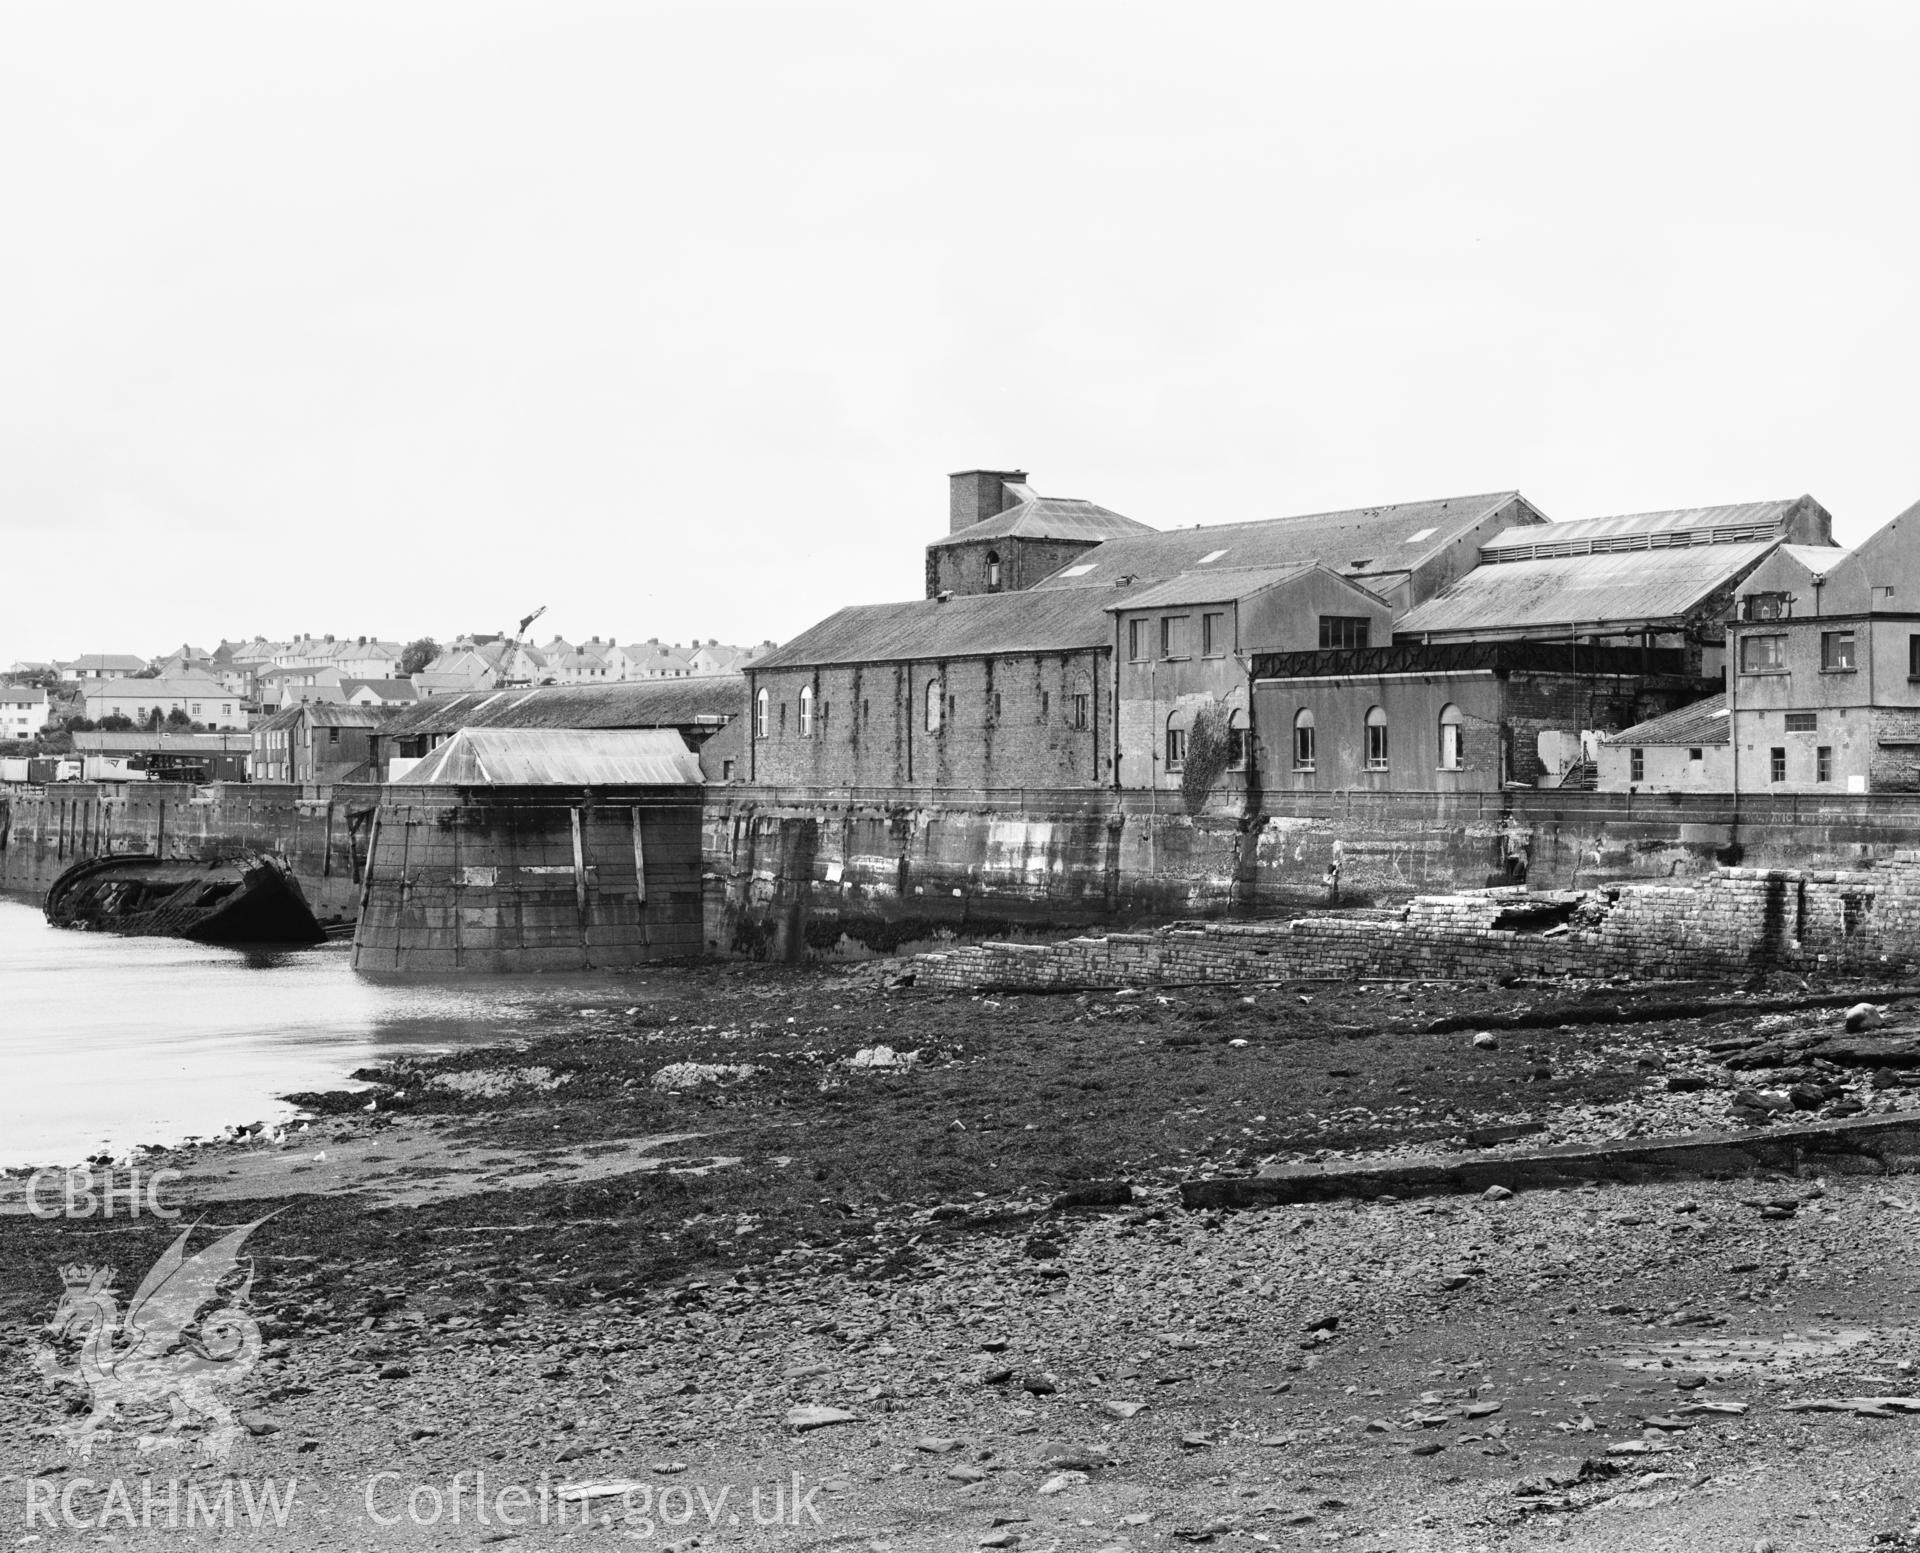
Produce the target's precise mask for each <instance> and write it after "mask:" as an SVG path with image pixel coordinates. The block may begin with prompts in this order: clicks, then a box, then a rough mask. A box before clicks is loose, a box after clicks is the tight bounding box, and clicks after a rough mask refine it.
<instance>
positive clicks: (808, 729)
mask: <svg viewBox="0 0 1920 1553" xmlns="http://www.w3.org/2000/svg"><path fill="white" fill-rule="evenodd" d="M800 737H801V738H803V739H811V738H812V737H813V686H811V685H802V686H801V687H800Z"/></svg>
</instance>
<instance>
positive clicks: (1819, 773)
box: [1813, 744, 1833, 782]
mask: <svg viewBox="0 0 1920 1553" xmlns="http://www.w3.org/2000/svg"><path fill="white" fill-rule="evenodd" d="M1813 779H1814V781H1816V782H1831V781H1832V780H1833V746H1832V745H1831V744H1823V745H1821V746H1820V747H1819V748H1818V749H1817V750H1815V751H1814V752H1813Z"/></svg>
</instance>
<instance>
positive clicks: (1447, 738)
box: [1440, 701, 1466, 771]
mask: <svg viewBox="0 0 1920 1553" xmlns="http://www.w3.org/2000/svg"><path fill="white" fill-rule="evenodd" d="M1464 721H1465V719H1463V718H1462V717H1461V715H1460V708H1459V707H1457V706H1455V705H1454V704H1453V703H1452V702H1451V701H1449V702H1448V703H1447V704H1446V705H1445V706H1443V707H1441V708H1440V769H1441V770H1442V771H1458V770H1460V768H1461V767H1462V766H1464V765H1465V764H1466V745H1465V743H1464V742H1463V741H1464V739H1465V733H1464V731H1463V729H1462V726H1461V725H1462V723H1463V722H1464Z"/></svg>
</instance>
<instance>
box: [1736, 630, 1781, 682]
mask: <svg viewBox="0 0 1920 1553" xmlns="http://www.w3.org/2000/svg"><path fill="white" fill-rule="evenodd" d="M1786 668H1787V639H1786V638H1785V637H1784V636H1743V637H1741V638H1740V672H1741V673H1742V674H1783V673H1785V672H1786Z"/></svg>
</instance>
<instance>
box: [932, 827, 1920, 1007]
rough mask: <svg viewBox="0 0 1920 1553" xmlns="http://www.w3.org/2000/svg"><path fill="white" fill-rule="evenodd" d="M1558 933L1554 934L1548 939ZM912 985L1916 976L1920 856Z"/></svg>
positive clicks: (1000, 969)
mask: <svg viewBox="0 0 1920 1553" xmlns="http://www.w3.org/2000/svg"><path fill="white" fill-rule="evenodd" d="M1549 933H1551V935H1552V936H1548V934H1549ZM914 964H915V971H916V979H917V981H918V984H919V985H921V986H926V987H932V988H938V989H943V990H948V991H977V990H980V989H983V988H1000V989H1009V990H1012V989H1027V990H1034V991H1041V990H1048V989H1058V988H1062V987H1124V986H1153V985H1180V984H1190V983H1207V982H1247V981H1272V980H1286V979H1289V978H1292V977H1303V978H1308V977H1310V978H1326V979H1343V978H1352V977H1360V976H1382V977H1402V976H1404V977H1414V978H1419V979H1425V980H1442V981H1444V980H1462V981H1473V980H1485V979H1489V978H1492V977H1496V976H1504V975H1513V974H1524V975H1561V974H1578V975H1584V976H1606V975H1632V976H1638V977H1648V978H1662V979H1685V978H1690V977H1701V976H1725V975H1730V974H1743V973H1746V972H1749V971H1751V970H1753V969H1755V968H1757V967H1763V966H1784V967H1788V968H1797V969H1807V968H1815V967H1817V968H1820V969H1827V970H1851V971H1860V970H1872V971H1873V972H1875V973H1876V974H1900V975H1913V974H1915V973H1916V972H1920V853H1917V852H1903V853H1902V854H1900V856H1899V858H1898V859H1897V860H1896V861H1894V862H1892V863H1890V864H1885V865H1882V866H1880V867H1877V868H1873V869H1862V870H1852V871H1848V872H1824V871H1822V872H1808V871H1803V870H1786V869H1781V870H1768V869H1750V868H1733V869H1725V870H1722V871H1721V872H1719V873H1716V874H1714V875H1712V876H1711V877H1709V878H1706V879H1702V880H1700V881H1698V882H1697V883H1695V884H1692V885H1686V886H1672V885H1615V886H1608V887H1607V888H1605V889H1603V890H1600V891H1590V892H1586V893H1584V894H1572V893H1564V892H1563V893H1557V894H1554V895H1547V896H1542V895H1539V894H1529V893H1527V892H1526V891H1524V890H1520V889H1517V888H1505V889H1496V890H1486V891H1478V892H1475V893H1472V894H1465V895H1448V896H1423V897H1417V898H1415V899H1414V900H1412V901H1410V902H1408V903H1407V904H1406V905H1405V906H1403V907H1401V908H1400V909H1398V910H1397V911H1393V912H1376V913H1372V914H1369V915H1366V916H1359V917H1354V916H1338V915H1321V916H1313V917H1302V918H1299V919H1296V920H1294V921H1291V922H1286V923H1275V924H1271V925H1259V926H1249V925H1245V924H1226V923H1218V924H1216V923H1208V924H1198V925H1192V926H1186V927H1178V928H1169V929H1163V930H1161V931H1159V932H1155V933H1117V934H1110V935H1108V936H1106V937H1101V938H1091V937H1089V938H1078V939H1072V940H1069V941H1068V942H1066V943H1063V944H1002V943H988V944H976V945H971V946H968V947H966V948H962V949H954V950H948V951H944V952H940V953H935V954H925V955H920V956H918V957H916V959H915V962H914Z"/></svg>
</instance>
